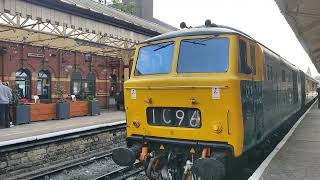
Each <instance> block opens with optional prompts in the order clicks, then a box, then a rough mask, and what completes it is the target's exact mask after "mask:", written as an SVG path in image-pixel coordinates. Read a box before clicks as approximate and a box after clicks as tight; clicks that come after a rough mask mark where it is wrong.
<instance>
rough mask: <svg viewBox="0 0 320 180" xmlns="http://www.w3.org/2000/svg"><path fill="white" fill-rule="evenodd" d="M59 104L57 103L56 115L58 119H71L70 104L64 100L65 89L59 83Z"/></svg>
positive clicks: (57, 87)
mask: <svg viewBox="0 0 320 180" xmlns="http://www.w3.org/2000/svg"><path fill="white" fill-rule="evenodd" d="M56 89H57V97H58V100H57V103H56V113H57V118H58V119H69V118H70V104H69V102H68V101H67V100H66V99H65V98H64V96H63V95H64V92H65V91H64V88H63V87H62V86H61V84H60V82H58V83H57V86H56Z"/></svg>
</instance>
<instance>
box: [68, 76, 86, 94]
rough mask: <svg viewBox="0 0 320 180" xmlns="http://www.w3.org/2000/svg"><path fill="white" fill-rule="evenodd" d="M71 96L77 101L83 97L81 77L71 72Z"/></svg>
mask: <svg viewBox="0 0 320 180" xmlns="http://www.w3.org/2000/svg"><path fill="white" fill-rule="evenodd" d="M70 92H71V95H75V96H76V97H77V99H82V98H83V96H84V89H83V87H82V76H81V73H80V72H73V73H72V75H71V85H70Z"/></svg>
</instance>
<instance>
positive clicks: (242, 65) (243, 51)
mask: <svg viewBox="0 0 320 180" xmlns="http://www.w3.org/2000/svg"><path fill="white" fill-rule="evenodd" d="M239 51H240V53H239V72H240V73H244V72H245V69H246V65H247V44H246V42H245V41H244V40H240V41H239Z"/></svg>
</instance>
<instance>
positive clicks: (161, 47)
mask: <svg viewBox="0 0 320 180" xmlns="http://www.w3.org/2000/svg"><path fill="white" fill-rule="evenodd" d="M173 44H174V42H171V43H169V44H166V45H163V46H160V47H159V48H157V49H155V50H153V51H158V50H160V49H163V48H166V47H168V46H171V45H173Z"/></svg>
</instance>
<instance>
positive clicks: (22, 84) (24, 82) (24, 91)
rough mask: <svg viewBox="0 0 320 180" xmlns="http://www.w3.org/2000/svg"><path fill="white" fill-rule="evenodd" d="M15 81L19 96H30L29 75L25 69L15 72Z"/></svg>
mask: <svg viewBox="0 0 320 180" xmlns="http://www.w3.org/2000/svg"><path fill="white" fill-rule="evenodd" d="M16 83H17V84H18V85H19V88H20V97H21V98H27V99H30V98H31V89H30V87H31V76H30V72H29V71H28V70H25V69H20V70H19V71H18V72H16Z"/></svg>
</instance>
